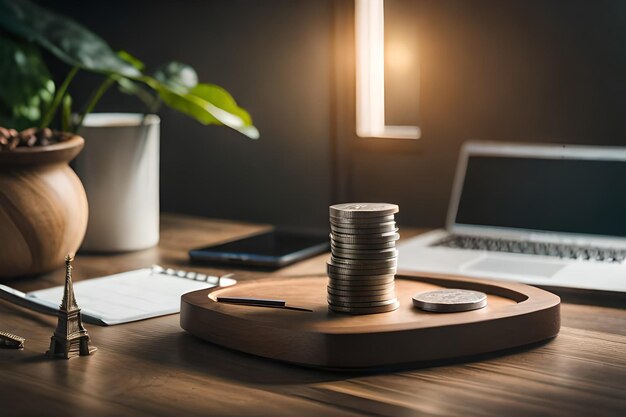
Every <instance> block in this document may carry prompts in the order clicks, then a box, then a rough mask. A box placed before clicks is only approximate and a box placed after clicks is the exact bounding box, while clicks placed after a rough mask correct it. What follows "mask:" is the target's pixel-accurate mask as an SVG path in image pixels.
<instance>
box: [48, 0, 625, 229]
mask: <svg viewBox="0 0 626 417" xmlns="http://www.w3.org/2000/svg"><path fill="white" fill-rule="evenodd" d="M394 1H395V2H397V3H396V4H395V5H394V7H396V6H400V7H402V8H406V13H404V14H403V16H404V19H403V22H402V23H401V24H405V25H406V24H407V22H409V23H410V22H414V25H415V27H414V28H413V29H414V30H415V33H416V34H417V35H416V36H417V38H418V39H417V44H418V45H419V57H420V70H419V73H418V74H417V76H419V78H420V83H419V84H420V85H419V88H420V95H419V114H418V115H416V121H418V122H419V125H420V127H421V129H422V139H420V140H418V141H411V142H407V141H397V140H380V139H356V138H355V137H354V136H353V134H351V133H349V134H348V133H345V132H352V131H353V128H352V126H350V125H349V124H350V123H352V121H351V120H350V119H349V118H348V119H346V118H337V117H335V114H336V111H337V106H347V107H349V106H350V105H353V103H346V102H345V99H340V100H337V99H336V98H337V91H336V89H335V86H336V83H335V81H336V80H335V78H336V77H337V70H336V68H337V67H338V66H341V64H342V62H338V60H341V59H342V57H341V56H340V57H337V55H336V54H334V53H333V52H334V51H335V50H336V49H334V48H337V46H338V45H337V44H333V39H335V34H336V27H337V26H336V25H337V21H336V16H337V11H338V9H342V8H343V10H344V12H345V9H346V8H351V7H352V2H351V1H340V0H336V1H331V0H328V1H306V0H301V1H287V0H281V1H278V0H272V1H244V0H237V1H226V0H221V1H189V0H187V1H161V0H159V1H154V0H153V1H145V0H142V1H133V2H122V1H102V0H98V1H90V2H88V3H86V2H81V1H74V0H72V1H69V0H63V1H58V2H55V3H54V5H51V7H54V8H55V9H57V10H59V11H61V12H63V13H66V14H69V15H71V16H73V17H75V18H76V19H77V20H79V21H80V22H82V23H84V24H85V25H87V26H88V27H90V28H92V29H93V30H94V31H96V32H97V33H99V34H100V35H102V36H103V37H104V38H105V39H107V40H108V41H109V42H110V43H111V44H112V46H113V47H114V48H116V49H126V50H128V51H130V52H131V53H133V54H135V55H137V56H139V57H141V58H142V59H143V60H144V61H145V62H146V63H147V64H148V65H150V66H155V65H156V64H158V63H159V62H163V61H166V60H172V59H176V60H180V61H183V62H187V63H189V64H191V65H193V66H194V67H195V68H196V69H197V70H198V73H199V74H200V78H201V79H202V80H206V81H208V82H213V83H216V84H220V85H222V86H224V87H225V88H227V89H228V90H229V91H230V92H231V93H232V94H233V95H234V96H235V98H236V99H237V100H238V101H239V102H240V104H241V105H242V106H244V107H246V108H247V109H248V110H249V111H250V112H251V114H252V116H253V118H254V121H255V124H256V125H257V127H258V128H259V129H260V131H261V135H262V138H261V140H260V141H258V142H253V141H250V140H247V139H245V138H243V137H241V136H240V135H238V134H236V133H234V132H231V131H229V130H227V129H226V128H219V127H203V126H200V125H198V124H197V123H195V122H194V121H192V120H190V119H188V118H186V117H185V116H182V115H179V114H176V113H174V112H172V111H168V110H165V111H163V113H162V171H161V174H162V177H161V193H162V208H163V209H164V210H166V211H174V212H182V213H190V214H197V215H204V216H212V217H223V218H234V219H243V220H249V221H263V222H271V223H277V224H282V225H292V226H293V225H298V226H324V225H325V224H326V212H327V206H328V205H329V204H330V203H331V202H332V201H333V200H343V201H347V200H377V201H387V202H397V203H398V204H400V206H401V216H400V219H401V221H402V222H403V223H405V224H413V225H423V226H437V225H441V224H443V222H444V218H445V211H446V208H447V202H448V198H449V194H450V189H451V185H452V178H453V174H454V168H455V164H456V158H457V153H458V150H459V147H460V145H461V144H462V142H464V141H465V140H468V139H483V140H508V141H544V142H556V143H585V144H606V145H625V146H626V124H625V123H624V109H626V2H623V1H621V0H612V1H608V0H604V1H593V2H592V1H582V0H580V1H567V0H562V1H556V0H552V1H548V0H543V1H540V0H527V1H517V2H502V1H498V0H473V1H463V0H456V1H452V0H445V1H439V0H420V1H406V0H404V1H403V0H387V3H388V4H391V2H394ZM347 24H349V22H348V23H347ZM387 24H388V25H389V22H387ZM415 28H416V29H415ZM337 41H338V40H337ZM344 47H345V45H344ZM345 58H346V59H348V58H350V56H349V55H346V57H345ZM93 82H94V79H93V77H89V76H83V77H82V78H81V79H79V80H78V83H77V85H76V87H77V89H75V90H76V91H75V92H74V95H75V96H77V98H80V95H81V94H84V92H85V91H87V87H89V86H90V85H92V84H93ZM348 84H349V83H348ZM396 90H397V89H396ZM345 96H346V95H345V94H344V97H345ZM132 100H133V99H129V98H127V97H123V96H119V95H110V96H108V97H107V98H106V100H105V101H103V103H102V106H101V107H100V108H99V110H102V111H106V110H138V109H139V107H138V106H136V105H135V104H134V102H133V101H132ZM342 100H343V101H342ZM392 107H393V106H392ZM390 112H391V114H393V108H391V109H390ZM403 122H404V120H403ZM338 123H339V124H343V125H347V126H339V128H338V126H337V124H338ZM337 132H339V136H337ZM337 143H339V144H341V145H342V149H343V151H342V152H343V156H342V158H341V159H340V162H341V167H340V170H339V173H340V175H341V178H338V177H337V176H336V175H334V174H335V172H336V171H335V170H333V161H334V156H335V155H334V154H333V152H334V149H335V147H336V145H337ZM339 180H344V181H345V183H346V184H347V186H346V187H337V184H338V182H339Z"/></svg>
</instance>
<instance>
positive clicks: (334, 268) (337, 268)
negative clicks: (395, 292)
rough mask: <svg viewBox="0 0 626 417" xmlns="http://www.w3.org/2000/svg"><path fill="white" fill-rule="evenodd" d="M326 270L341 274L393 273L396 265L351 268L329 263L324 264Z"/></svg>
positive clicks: (395, 270)
mask: <svg viewBox="0 0 626 417" xmlns="http://www.w3.org/2000/svg"><path fill="white" fill-rule="evenodd" d="M326 265H327V266H326V269H327V271H328V272H333V273H337V274H341V275H388V274H395V273H396V272H397V267H396V266H393V267H390V268H379V269H353V268H349V267H345V266H336V265H333V264H331V263H328V264H326Z"/></svg>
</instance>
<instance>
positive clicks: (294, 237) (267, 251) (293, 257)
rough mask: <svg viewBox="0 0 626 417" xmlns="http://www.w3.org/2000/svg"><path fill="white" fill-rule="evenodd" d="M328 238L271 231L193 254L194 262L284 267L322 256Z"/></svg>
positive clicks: (327, 243) (203, 249) (196, 251)
mask: <svg viewBox="0 0 626 417" xmlns="http://www.w3.org/2000/svg"><path fill="white" fill-rule="evenodd" d="M328 248H329V238H328V235H312V234H300V233H293V232H286V231H271V232H268V233H263V234H259V235H254V236H250V237H246V238H243V239H240V240H235V241H232V242H227V243H222V244H217V245H211V246H207V247H204V248H199V249H194V250H191V251H190V252H189V255H190V257H191V259H192V260H195V261H214V262H228V263H244V264H245V263H249V264H259V265H275V266H282V265H287V264H289V263H293V262H295V261H298V260H301V259H305V258H307V257H310V256H313V255H316V254H318V253H322V252H324V251H326V250H328Z"/></svg>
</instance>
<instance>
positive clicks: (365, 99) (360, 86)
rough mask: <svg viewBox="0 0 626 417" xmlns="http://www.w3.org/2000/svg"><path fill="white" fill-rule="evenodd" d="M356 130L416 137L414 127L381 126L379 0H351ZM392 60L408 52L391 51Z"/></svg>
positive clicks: (381, 26) (362, 133)
mask: <svg viewBox="0 0 626 417" xmlns="http://www.w3.org/2000/svg"><path fill="white" fill-rule="evenodd" d="M355 30H356V33H355V38H356V133H357V135H358V136H360V137H379V138H405V139H418V138H419V137H420V135H421V132H420V129H419V127H417V126H387V125H385V16H384V3H383V0H355ZM394 55H396V57H395V58H394V59H395V60H398V61H400V60H401V59H410V54H407V53H403V54H401V53H399V52H398V53H394Z"/></svg>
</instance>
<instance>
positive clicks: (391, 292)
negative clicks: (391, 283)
mask: <svg viewBox="0 0 626 417" xmlns="http://www.w3.org/2000/svg"><path fill="white" fill-rule="evenodd" d="M327 292H328V294H332V295H338V296H341V297H367V296H372V295H380V296H385V297H395V293H396V291H395V288H392V289H385V290H376V291H374V290H367V291H362V290H357V291H355V290H337V289H335V288H332V287H327Z"/></svg>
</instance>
